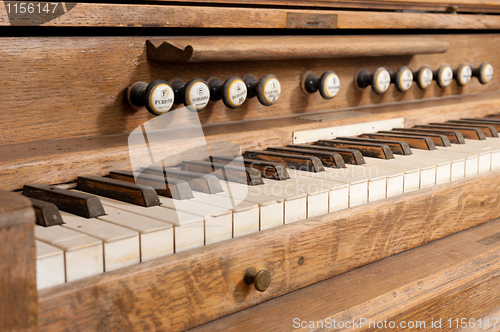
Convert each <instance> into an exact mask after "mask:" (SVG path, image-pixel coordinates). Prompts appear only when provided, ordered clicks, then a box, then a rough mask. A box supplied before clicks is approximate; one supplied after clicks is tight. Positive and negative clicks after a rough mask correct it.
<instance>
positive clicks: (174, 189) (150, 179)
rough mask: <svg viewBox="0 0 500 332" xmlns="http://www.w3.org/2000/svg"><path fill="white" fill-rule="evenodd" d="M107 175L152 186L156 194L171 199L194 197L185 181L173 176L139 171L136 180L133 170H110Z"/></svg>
mask: <svg viewBox="0 0 500 332" xmlns="http://www.w3.org/2000/svg"><path fill="white" fill-rule="evenodd" d="M109 177H110V178H112V179H115V180H120V181H126V182H131V183H136V184H139V185H143V186H150V187H153V188H154V189H155V190H156V193H157V194H158V195H161V196H165V197H170V198H173V199H190V198H193V197H194V196H193V192H192V191H191V187H190V186H189V184H188V183H187V182H186V181H184V180H179V179H174V178H169V179H168V180H167V178H166V177H165V176H163V175H152V174H144V173H140V174H139V175H138V177H137V180H136V179H135V177H134V172H131V171H112V172H110V173H109Z"/></svg>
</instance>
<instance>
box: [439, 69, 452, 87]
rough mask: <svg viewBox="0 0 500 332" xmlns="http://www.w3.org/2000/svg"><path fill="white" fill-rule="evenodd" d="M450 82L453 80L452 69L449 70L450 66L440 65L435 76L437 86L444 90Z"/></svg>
mask: <svg viewBox="0 0 500 332" xmlns="http://www.w3.org/2000/svg"><path fill="white" fill-rule="evenodd" d="M451 80H453V69H451V67H450V65H447V64H444V65H441V67H439V69H438V71H437V75H436V81H437V84H438V85H439V86H440V87H442V88H446V87H447V86H448V85H450V83H451Z"/></svg>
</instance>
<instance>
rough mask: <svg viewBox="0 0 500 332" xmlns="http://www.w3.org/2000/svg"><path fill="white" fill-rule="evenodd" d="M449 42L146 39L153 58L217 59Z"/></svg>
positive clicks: (325, 54)
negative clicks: (160, 40) (154, 40)
mask: <svg viewBox="0 0 500 332" xmlns="http://www.w3.org/2000/svg"><path fill="white" fill-rule="evenodd" d="M448 47H449V44H448V43H447V42H444V41H437V40H434V39H432V38H425V37H422V36H416V37H415V36H377V38H373V37H369V36H336V37H335V41H334V42H333V43H332V36H255V37H254V36H228V37H224V38H220V37H173V38H166V40H165V41H164V42H162V43H161V44H157V45H155V44H154V43H152V42H151V41H149V40H148V41H146V53H147V57H148V59H150V60H158V61H166V62H214V61H252V60H291V59H332V58H348V57H372V56H402V55H415V54H434V53H445V52H446V51H447V50H448Z"/></svg>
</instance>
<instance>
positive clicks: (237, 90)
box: [228, 80, 247, 107]
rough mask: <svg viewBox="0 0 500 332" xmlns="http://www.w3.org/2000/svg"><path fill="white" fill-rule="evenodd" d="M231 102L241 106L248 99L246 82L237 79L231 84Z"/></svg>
mask: <svg viewBox="0 0 500 332" xmlns="http://www.w3.org/2000/svg"><path fill="white" fill-rule="evenodd" d="M228 93H229V96H228V97H229V102H230V103H231V105H233V106H236V107H238V106H240V105H241V104H243V102H244V101H245V99H247V86H246V85H245V82H243V81H240V80H236V81H234V82H233V83H231V85H230V86H229V89H228Z"/></svg>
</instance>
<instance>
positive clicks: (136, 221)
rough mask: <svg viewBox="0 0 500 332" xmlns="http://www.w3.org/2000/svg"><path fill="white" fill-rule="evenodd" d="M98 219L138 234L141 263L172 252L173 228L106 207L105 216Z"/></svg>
mask: <svg viewBox="0 0 500 332" xmlns="http://www.w3.org/2000/svg"><path fill="white" fill-rule="evenodd" d="M98 219H101V220H104V221H107V222H110V223H112V224H116V225H119V226H122V227H125V228H128V229H131V230H133V231H136V232H138V233H139V237H140V242H139V243H140V246H141V251H140V253H141V262H145V261H148V260H151V259H154V258H158V257H161V256H165V255H168V254H172V253H173V252H174V227H173V225H171V224H167V223H165V222H162V221H159V220H157V219H153V218H148V217H145V216H141V215H140V214H136V213H132V212H128V211H124V210H120V209H117V208H114V207H111V206H106V215H105V216H101V217H98Z"/></svg>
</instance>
